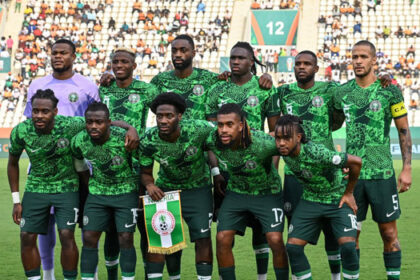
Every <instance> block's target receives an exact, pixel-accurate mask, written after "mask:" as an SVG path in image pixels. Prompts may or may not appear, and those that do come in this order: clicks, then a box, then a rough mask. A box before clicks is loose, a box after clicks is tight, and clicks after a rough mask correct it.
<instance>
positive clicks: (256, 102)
mask: <svg viewBox="0 0 420 280" xmlns="http://www.w3.org/2000/svg"><path fill="white" fill-rule="evenodd" d="M275 95H276V89H275V88H274V87H273V88H271V89H269V90H265V89H261V88H260V86H259V83H258V77H257V76H253V77H252V79H251V80H249V81H248V82H247V83H246V84H244V85H242V86H238V85H236V84H235V83H232V82H231V81H228V82H225V81H220V82H218V83H217V84H215V85H214V86H213V87H211V88H210V90H209V100H208V103H207V106H206V115H207V117H209V118H215V117H216V116H217V111H218V110H219V108H220V107H221V106H222V105H223V104H226V103H236V104H238V105H240V106H241V107H242V110H243V111H244V112H245V113H246V114H247V117H246V120H247V122H248V124H249V126H250V127H251V128H253V129H256V130H264V121H265V118H266V117H267V118H268V117H272V116H275V115H280V107H279V104H278V99H277V98H276V97H275Z"/></svg>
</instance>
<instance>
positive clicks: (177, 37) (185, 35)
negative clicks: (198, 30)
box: [172, 34, 195, 49]
mask: <svg viewBox="0 0 420 280" xmlns="http://www.w3.org/2000/svg"><path fill="white" fill-rule="evenodd" d="M176 40H187V41H188V43H189V44H190V45H191V48H192V49H195V44H194V40H193V39H192V38H191V36H190V35H187V34H181V35H178V36H176V37H175V39H174V40H173V41H172V42H174V41H176Z"/></svg>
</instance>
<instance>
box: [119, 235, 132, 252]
mask: <svg viewBox="0 0 420 280" xmlns="http://www.w3.org/2000/svg"><path fill="white" fill-rule="evenodd" d="M118 240H119V242H120V248H124V249H127V248H131V247H133V242H134V241H133V233H132V232H120V233H118Z"/></svg>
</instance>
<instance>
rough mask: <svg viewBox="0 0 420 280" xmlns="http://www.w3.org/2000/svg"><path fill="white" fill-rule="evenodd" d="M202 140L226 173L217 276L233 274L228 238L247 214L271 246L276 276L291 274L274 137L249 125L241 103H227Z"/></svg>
mask: <svg viewBox="0 0 420 280" xmlns="http://www.w3.org/2000/svg"><path fill="white" fill-rule="evenodd" d="M206 145H207V148H208V149H210V150H211V151H213V153H214V154H215V155H216V157H217V159H218V162H219V166H220V167H222V168H223V169H224V170H225V171H227V172H228V174H229V181H228V185H227V191H226V195H225V198H224V200H223V202H222V206H221V208H220V211H219V215H218V224H217V236H216V240H217V245H216V248H217V249H216V250H217V261H218V265H219V275H220V277H222V278H223V279H224V280H231V279H236V276H235V263H234V258H233V253H232V242H233V239H234V236H235V234H236V233H237V232H238V233H240V234H243V233H244V232H245V228H246V226H247V224H248V221H249V215H250V214H251V215H253V216H254V217H256V219H257V220H258V221H259V223H260V224H261V228H262V233H263V234H265V237H266V239H267V242H268V244H269V246H270V248H271V250H272V252H273V266H274V271H275V274H276V279H282V280H283V279H289V278H288V272H289V267H288V263H287V255H286V250H285V247H284V243H283V237H282V232H283V225H284V224H283V198H282V191H281V179H280V176H279V174H278V171H277V169H276V168H275V167H274V165H273V162H272V157H273V156H276V155H278V151H277V149H276V145H275V141H274V138H273V137H271V136H270V135H268V134H265V133H264V132H262V131H251V130H250V128H249V126H248V124H247V121H246V118H245V113H244V112H243V111H242V110H241V107H240V105H238V104H234V103H228V104H224V105H222V107H221V108H220V110H219V111H218V113H217V131H216V132H214V133H213V134H211V135H210V136H209V137H208V140H207V143H206ZM218 191H219V192H221V191H222V190H221V189H220V188H218Z"/></svg>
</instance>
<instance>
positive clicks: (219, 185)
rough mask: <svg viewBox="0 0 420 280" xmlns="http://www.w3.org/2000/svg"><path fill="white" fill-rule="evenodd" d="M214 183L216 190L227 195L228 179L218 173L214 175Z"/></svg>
mask: <svg viewBox="0 0 420 280" xmlns="http://www.w3.org/2000/svg"><path fill="white" fill-rule="evenodd" d="M213 185H214V190H215V191H216V192H217V193H218V194H220V195H222V196H224V195H225V190H226V180H225V178H224V177H223V176H222V175H220V174H219V175H216V176H213Z"/></svg>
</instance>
